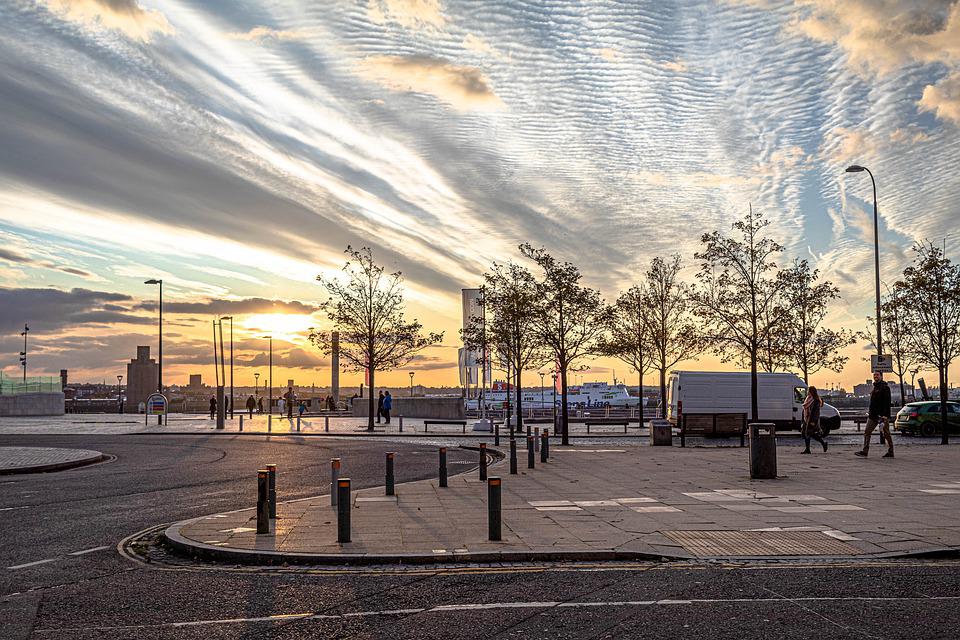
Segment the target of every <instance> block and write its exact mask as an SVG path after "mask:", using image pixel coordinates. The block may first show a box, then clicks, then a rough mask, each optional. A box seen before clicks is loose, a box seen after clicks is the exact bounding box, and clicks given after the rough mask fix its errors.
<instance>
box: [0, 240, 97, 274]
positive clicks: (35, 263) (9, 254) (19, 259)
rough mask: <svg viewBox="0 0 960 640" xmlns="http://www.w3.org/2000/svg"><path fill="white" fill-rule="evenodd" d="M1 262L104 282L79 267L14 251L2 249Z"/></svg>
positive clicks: (0, 252)
mask: <svg viewBox="0 0 960 640" xmlns="http://www.w3.org/2000/svg"><path fill="white" fill-rule="evenodd" d="M0 260H5V261H7V262H12V263H14V264H22V265H24V266H29V267H38V268H43V269H52V270H54V271H60V272H61V273H68V274H70V275H72V276H79V277H81V278H85V279H87V280H103V279H102V278H100V277H98V276H97V275H95V274H93V273H91V272H89V271H87V270H85V269H80V268H78V267H71V266H69V265H62V264H57V263H55V262H52V261H50V260H36V259H34V258H31V257H29V256H25V255H23V254H22V253H19V252H17V251H15V250H14V249H4V248H2V247H0Z"/></svg>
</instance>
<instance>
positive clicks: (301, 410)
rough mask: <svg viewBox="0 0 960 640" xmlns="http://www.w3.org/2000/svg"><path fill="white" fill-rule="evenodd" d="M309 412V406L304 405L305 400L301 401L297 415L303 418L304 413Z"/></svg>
mask: <svg viewBox="0 0 960 640" xmlns="http://www.w3.org/2000/svg"><path fill="white" fill-rule="evenodd" d="M306 410H307V405H306V404H304V402H303V400H301V401H300V405H299V406H298V407H297V413H298V415H300V417H303V412H304V411H306Z"/></svg>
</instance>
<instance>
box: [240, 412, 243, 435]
mask: <svg viewBox="0 0 960 640" xmlns="http://www.w3.org/2000/svg"><path fill="white" fill-rule="evenodd" d="M240 431H241V432H243V414H242V413H241V414H240Z"/></svg>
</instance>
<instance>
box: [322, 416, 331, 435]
mask: <svg viewBox="0 0 960 640" xmlns="http://www.w3.org/2000/svg"><path fill="white" fill-rule="evenodd" d="M323 430H324V431H326V432H327V433H329V432H330V416H323Z"/></svg>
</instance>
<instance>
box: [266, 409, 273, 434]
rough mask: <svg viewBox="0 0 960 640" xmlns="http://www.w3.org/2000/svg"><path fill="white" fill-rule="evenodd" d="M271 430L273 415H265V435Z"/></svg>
mask: <svg viewBox="0 0 960 640" xmlns="http://www.w3.org/2000/svg"><path fill="white" fill-rule="evenodd" d="M272 430H273V414H272V413H268V414H267V433H270V432H271V431H272Z"/></svg>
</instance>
